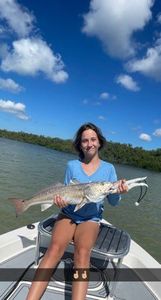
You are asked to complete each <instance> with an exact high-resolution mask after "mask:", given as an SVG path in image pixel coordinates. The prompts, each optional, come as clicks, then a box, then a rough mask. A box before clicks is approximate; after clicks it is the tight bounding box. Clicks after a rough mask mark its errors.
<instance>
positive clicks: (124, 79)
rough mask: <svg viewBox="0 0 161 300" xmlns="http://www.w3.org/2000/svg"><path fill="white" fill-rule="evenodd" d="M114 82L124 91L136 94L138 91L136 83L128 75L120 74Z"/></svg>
mask: <svg viewBox="0 0 161 300" xmlns="http://www.w3.org/2000/svg"><path fill="white" fill-rule="evenodd" d="M116 82H117V83H119V84H121V85H122V86H123V87H125V88H126V89H128V90H130V91H133V92H137V91H139V90H140V88H139V86H138V84H137V82H136V81H134V80H133V78H132V77H131V76H129V75H125V74H121V75H119V76H118V77H117V78H116Z"/></svg>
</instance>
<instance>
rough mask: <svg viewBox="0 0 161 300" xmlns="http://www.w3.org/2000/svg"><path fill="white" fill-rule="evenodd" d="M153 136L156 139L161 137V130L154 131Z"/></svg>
mask: <svg viewBox="0 0 161 300" xmlns="http://www.w3.org/2000/svg"><path fill="white" fill-rule="evenodd" d="M153 135H155V136H156V137H161V128H158V129H156V130H155V131H154V132H153Z"/></svg>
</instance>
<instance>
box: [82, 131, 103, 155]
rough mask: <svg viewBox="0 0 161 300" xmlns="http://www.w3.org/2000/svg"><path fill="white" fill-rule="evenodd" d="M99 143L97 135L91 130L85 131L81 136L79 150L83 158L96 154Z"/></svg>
mask: <svg viewBox="0 0 161 300" xmlns="http://www.w3.org/2000/svg"><path fill="white" fill-rule="evenodd" d="M99 148H100V142H99V139H98V136H97V133H96V132H95V131H94V130H92V129H86V130H84V131H83V132H82V136H81V150H82V151H83V154H84V156H85V157H89V158H90V157H93V156H95V154H98V150H99Z"/></svg>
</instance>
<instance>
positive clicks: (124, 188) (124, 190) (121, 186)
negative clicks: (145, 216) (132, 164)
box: [117, 179, 128, 194]
mask: <svg viewBox="0 0 161 300" xmlns="http://www.w3.org/2000/svg"><path fill="white" fill-rule="evenodd" d="M118 183H119V185H118V189H117V192H118V193H119V194H123V193H127V191H128V186H127V184H126V179H121V180H119V182H118Z"/></svg>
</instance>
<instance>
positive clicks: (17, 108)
mask: <svg viewBox="0 0 161 300" xmlns="http://www.w3.org/2000/svg"><path fill="white" fill-rule="evenodd" d="M25 109H26V106H25V104H23V103H20V102H17V103H16V102H14V101H10V100H2V99H0V110H1V111H4V112H8V113H11V114H14V115H15V116H16V117H17V118H19V119H22V120H28V119H29V117H28V116H27V115H26V113H25Z"/></svg>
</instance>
